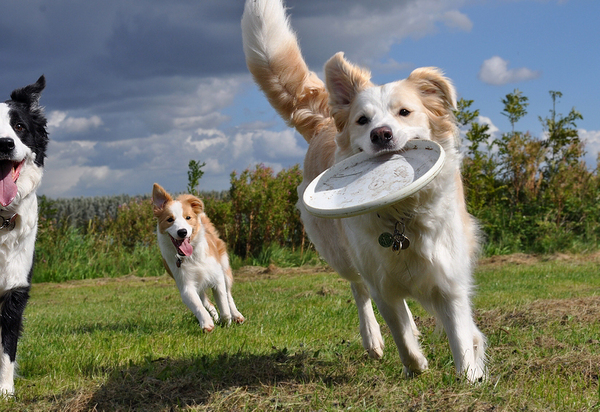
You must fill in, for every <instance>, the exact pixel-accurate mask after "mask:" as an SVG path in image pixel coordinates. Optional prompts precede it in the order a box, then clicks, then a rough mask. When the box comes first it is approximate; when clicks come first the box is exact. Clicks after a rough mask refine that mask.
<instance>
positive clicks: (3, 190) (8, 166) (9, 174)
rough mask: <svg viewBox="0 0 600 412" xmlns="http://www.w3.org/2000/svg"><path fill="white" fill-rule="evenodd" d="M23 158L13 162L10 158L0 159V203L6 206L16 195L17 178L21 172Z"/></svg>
mask: <svg viewBox="0 0 600 412" xmlns="http://www.w3.org/2000/svg"><path fill="white" fill-rule="evenodd" d="M23 163H25V160H23V161H21V162H14V161H12V160H0V204H1V205H2V206H8V205H10V204H11V202H12V201H13V200H14V199H15V197H16V196H17V192H18V189H17V179H18V178H19V175H20V174H21V168H22V167H23Z"/></svg>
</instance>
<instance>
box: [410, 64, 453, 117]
mask: <svg viewBox="0 0 600 412" xmlns="http://www.w3.org/2000/svg"><path fill="white" fill-rule="evenodd" d="M407 80H408V81H409V82H412V83H413V84H414V85H415V86H416V88H417V90H418V91H419V92H420V93H421V98H422V100H423V104H424V105H425V107H426V108H427V109H428V110H430V111H431V112H432V113H433V114H434V115H435V116H447V115H448V114H450V113H452V112H453V110H456V90H455V89H454V86H453V85H452V82H451V81H450V80H449V79H448V78H446V77H444V74H443V73H442V71H441V70H440V69H437V68H435V67H422V68H419V69H416V70H414V71H413V72H412V73H411V74H410V76H408V79H407Z"/></svg>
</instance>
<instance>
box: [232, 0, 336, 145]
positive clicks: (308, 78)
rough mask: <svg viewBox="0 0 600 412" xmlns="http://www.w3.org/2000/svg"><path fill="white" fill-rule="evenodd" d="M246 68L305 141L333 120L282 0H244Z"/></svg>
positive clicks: (243, 29) (320, 86)
mask: <svg viewBox="0 0 600 412" xmlns="http://www.w3.org/2000/svg"><path fill="white" fill-rule="evenodd" d="M242 33H243V41H244V53H245V54H246V64H247V65H248V69H250V72H251V73H252V75H253V76H254V80H255V81H256V83H258V85H259V86H260V88H261V89H262V90H263V92H264V93H265V95H266V96H267V98H268V99H269V102H270V103H271V105H272V106H273V107H274V108H275V109H276V110H277V112H279V114H280V115H281V117H283V119H284V120H285V121H286V122H287V123H288V125H290V126H291V127H294V128H296V130H298V132H300V134H302V136H304V138H305V139H306V141H307V142H310V140H311V139H312V137H313V136H314V135H316V134H317V133H319V131H320V130H321V129H322V128H323V127H324V126H325V125H327V124H330V122H332V118H331V117H330V114H329V108H328V105H327V101H328V94H327V91H326V89H325V85H324V84H323V82H322V81H321V80H320V79H319V78H318V77H317V75H316V74H315V73H313V72H311V71H309V69H308V67H307V65H306V62H305V61H304V59H303V57H302V53H301V52H300V46H299V45H298V40H297V39H296V35H295V34H294V32H293V31H292V29H291V27H290V23H289V20H288V17H287V16H286V13H285V8H284V6H283V4H282V0H246V6H245V8H244V15H243V17H242Z"/></svg>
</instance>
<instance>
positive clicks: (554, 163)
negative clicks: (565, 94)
mask: <svg viewBox="0 0 600 412" xmlns="http://www.w3.org/2000/svg"><path fill="white" fill-rule="evenodd" d="M550 97H551V98H552V109H551V110H550V117H546V118H542V117H541V116H539V117H538V118H539V120H540V122H541V123H542V127H543V129H544V132H545V134H546V135H547V140H546V141H545V142H544V144H545V146H546V147H547V148H548V149H549V150H548V156H547V165H548V166H547V177H549V175H553V174H556V173H558V171H559V170H558V169H559V168H560V167H561V165H563V166H564V165H568V164H573V163H576V162H578V161H579V160H580V158H581V156H583V155H584V150H583V142H581V140H580V139H579V133H578V131H577V123H576V122H577V120H583V116H582V115H581V113H579V112H578V111H577V110H575V108H572V109H571V111H570V112H569V114H568V115H567V116H566V117H565V116H563V115H562V114H557V113H556V100H557V98H561V97H562V93H561V92H558V91H554V90H550Z"/></svg>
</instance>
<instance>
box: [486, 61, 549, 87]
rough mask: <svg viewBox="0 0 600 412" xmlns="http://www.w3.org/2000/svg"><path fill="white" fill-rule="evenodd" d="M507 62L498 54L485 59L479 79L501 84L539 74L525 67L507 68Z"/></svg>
mask: <svg viewBox="0 0 600 412" xmlns="http://www.w3.org/2000/svg"><path fill="white" fill-rule="evenodd" d="M508 63H509V62H508V61H507V60H504V59H503V58H501V57H499V56H494V57H492V58H489V59H487V60H485V61H484V62H483V64H482V65H481V69H480V70H479V74H478V77H479V80H481V81H482V82H484V83H487V84H492V85H495V86H501V85H504V84H508V83H518V82H522V81H526V80H532V79H537V78H538V77H540V75H541V72H539V71H534V70H530V69H528V68H526V67H521V68H519V69H509V68H508Z"/></svg>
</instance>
